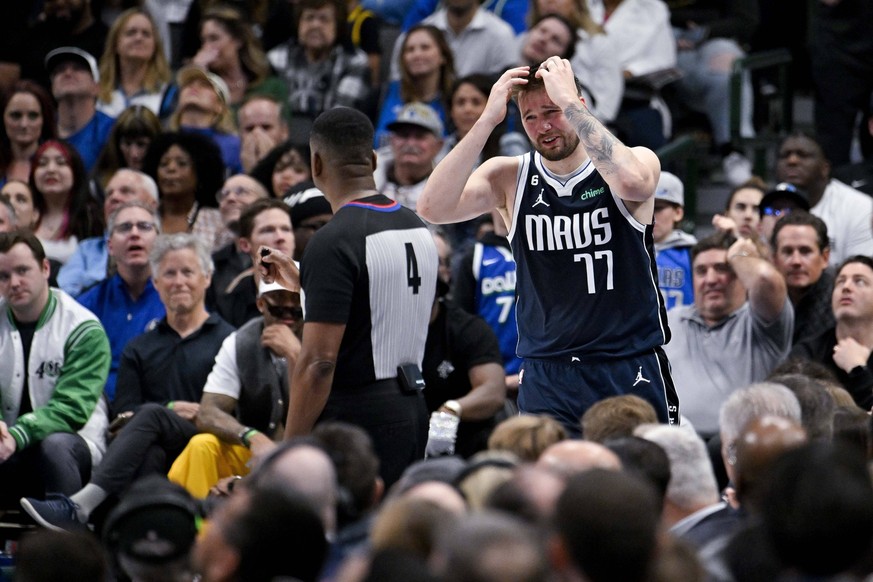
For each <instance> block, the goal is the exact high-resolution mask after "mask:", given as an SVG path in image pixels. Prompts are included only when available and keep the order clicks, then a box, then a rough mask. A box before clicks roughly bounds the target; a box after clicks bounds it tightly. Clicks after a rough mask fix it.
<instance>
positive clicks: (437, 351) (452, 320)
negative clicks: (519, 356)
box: [422, 301, 503, 457]
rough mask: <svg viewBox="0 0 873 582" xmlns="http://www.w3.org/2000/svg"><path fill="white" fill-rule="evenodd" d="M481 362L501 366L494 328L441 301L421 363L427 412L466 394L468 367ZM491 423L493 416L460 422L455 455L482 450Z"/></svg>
mask: <svg viewBox="0 0 873 582" xmlns="http://www.w3.org/2000/svg"><path fill="white" fill-rule="evenodd" d="M482 364H497V365H498V366H500V367H501V369H502V368H503V357H502V356H501V355H500V344H499V343H498V342H497V337H496V336H495V335H494V331H493V330H492V329H491V328H490V327H489V326H488V324H487V323H485V320H484V319H482V318H481V317H478V316H475V315H471V314H469V313H467V312H466V311H464V310H463V309H461V308H460V307H457V306H456V305H453V304H452V303H451V302H449V301H443V303H442V305H441V306H440V311H439V314H438V315H437V318H436V319H435V320H434V322H433V323H432V324H431V325H430V328H429V330H428V334H427V346H426V347H425V351H424V364H423V365H422V375H423V376H424V382H425V388H424V398H425V401H426V402H427V409H428V412H433V411H435V410H437V409H438V408H439V407H440V405H442V403H443V402H445V401H446V400H452V399H458V398H461V397H463V396H466V395H467V394H469V393H470V390H471V389H472V388H473V386H472V385H471V384H470V369H471V368H474V367H476V366H480V365H482ZM493 426H494V419H493V418H492V419H488V420H484V421H465V422H462V423H461V425H460V426H459V427H458V439H457V443H456V446H455V448H456V451H457V452H458V454H460V455H461V456H464V457H469V456H471V455H472V454H473V453H475V452H477V451H479V450H482V449H484V448H485V445H486V443H487V439H488V434H489V433H490V432H491V429H492V428H493Z"/></svg>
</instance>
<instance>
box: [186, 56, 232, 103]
mask: <svg viewBox="0 0 873 582" xmlns="http://www.w3.org/2000/svg"><path fill="white" fill-rule="evenodd" d="M197 79H201V80H204V81H206V82H207V83H209V84H210V85H212V88H213V89H214V90H215V92H216V93H217V94H218V96H219V97H220V98H221V100H222V101H223V102H224V104H225V105H227V104H228V103H230V89H229V88H228V87H227V83H225V82H224V79H222V78H221V77H219V76H218V75H216V74H215V73H210V72H209V71H207V70H206V69H203V68H201V67H198V66H196V65H188V66H187V67H182V68H181V69H179V74H177V75H176V85H178V86H179V88H180V89H181V88H182V87H184V86H185V85H188V84H189V83H191V82H193V81H195V80H197Z"/></svg>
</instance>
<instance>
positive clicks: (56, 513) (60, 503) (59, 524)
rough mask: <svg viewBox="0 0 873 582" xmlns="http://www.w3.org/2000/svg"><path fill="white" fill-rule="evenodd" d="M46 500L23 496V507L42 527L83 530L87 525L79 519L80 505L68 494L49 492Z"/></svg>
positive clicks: (59, 529)
mask: <svg viewBox="0 0 873 582" xmlns="http://www.w3.org/2000/svg"><path fill="white" fill-rule="evenodd" d="M46 497H47V499H46V500H45V501H40V500H39V499H34V498H33V497H22V498H21V508H22V509H24V511H26V512H27V514H28V515H29V516H30V517H32V518H33V519H34V521H36V523H38V524H39V525H41V526H42V527H46V528H48V529H53V530H55V531H83V530H86V529H87V526H86V525H85V524H84V523H82V522H81V521H79V516H78V514H77V513H76V509H78V507H79V506H78V505H76V504H75V503H73V500H72V499H70V498H69V497H67V496H66V495H61V494H60V493H49V494H48V495H47V496H46Z"/></svg>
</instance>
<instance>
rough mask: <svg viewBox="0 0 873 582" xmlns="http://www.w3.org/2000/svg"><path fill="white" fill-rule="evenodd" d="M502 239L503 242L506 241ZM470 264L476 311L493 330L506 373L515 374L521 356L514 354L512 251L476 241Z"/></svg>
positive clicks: (515, 343)
mask: <svg viewBox="0 0 873 582" xmlns="http://www.w3.org/2000/svg"><path fill="white" fill-rule="evenodd" d="M491 236H493V237H495V238H496V237H497V235H493V234H492V235H491ZM501 238H502V237H501ZM503 242H504V244H506V241H505V240H504V241H503ZM472 267H473V278H474V279H475V280H476V313H477V314H478V315H479V317H481V318H482V319H484V320H485V321H486V322H487V323H488V325H489V326H491V329H493V330H494V334H495V335H496V336H497V339H498V341H499V342H500V354H501V356H502V357H503V364H504V370H505V371H506V373H507V374H517V373H518V370H519V368H521V358H519V357H518V356H517V355H516V347H517V345H518V326H517V325H516V321H515V260H514V259H513V258H512V252H511V251H510V250H509V248H508V246H502V245H499V244H484V242H483V241H480V242H477V243H476V244H475V245H474V246H473V265H472Z"/></svg>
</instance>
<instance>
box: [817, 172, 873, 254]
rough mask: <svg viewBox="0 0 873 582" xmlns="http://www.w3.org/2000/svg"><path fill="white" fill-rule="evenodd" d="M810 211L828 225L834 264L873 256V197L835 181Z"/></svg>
mask: <svg viewBox="0 0 873 582" xmlns="http://www.w3.org/2000/svg"><path fill="white" fill-rule="evenodd" d="M810 212H811V213H812V214H814V215H815V216H818V217H819V218H821V219H822V220H823V221H824V223H825V224H826V225H827V226H828V238H829V239H830V244H831V258H830V264H831V265H834V266H835V265H839V264H840V263H842V262H843V261H844V260H846V259H847V258H849V257H851V256H852V255H865V256H868V257H869V256H873V231H871V228H873V227H871V222H870V221H871V218H873V198H870V197H869V196H867V195H866V194H864V193H863V192H859V191H858V190H855V189H854V188H852V187H851V186H848V185H846V184H843V183H842V182H840V181H839V180H835V179H831V181H830V183H829V184H828V185H827V187H826V188H825V191H824V194H823V195H822V197H821V200H819V202H818V204H816V205H815V206H813V207H812V210H811V211H810Z"/></svg>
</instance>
